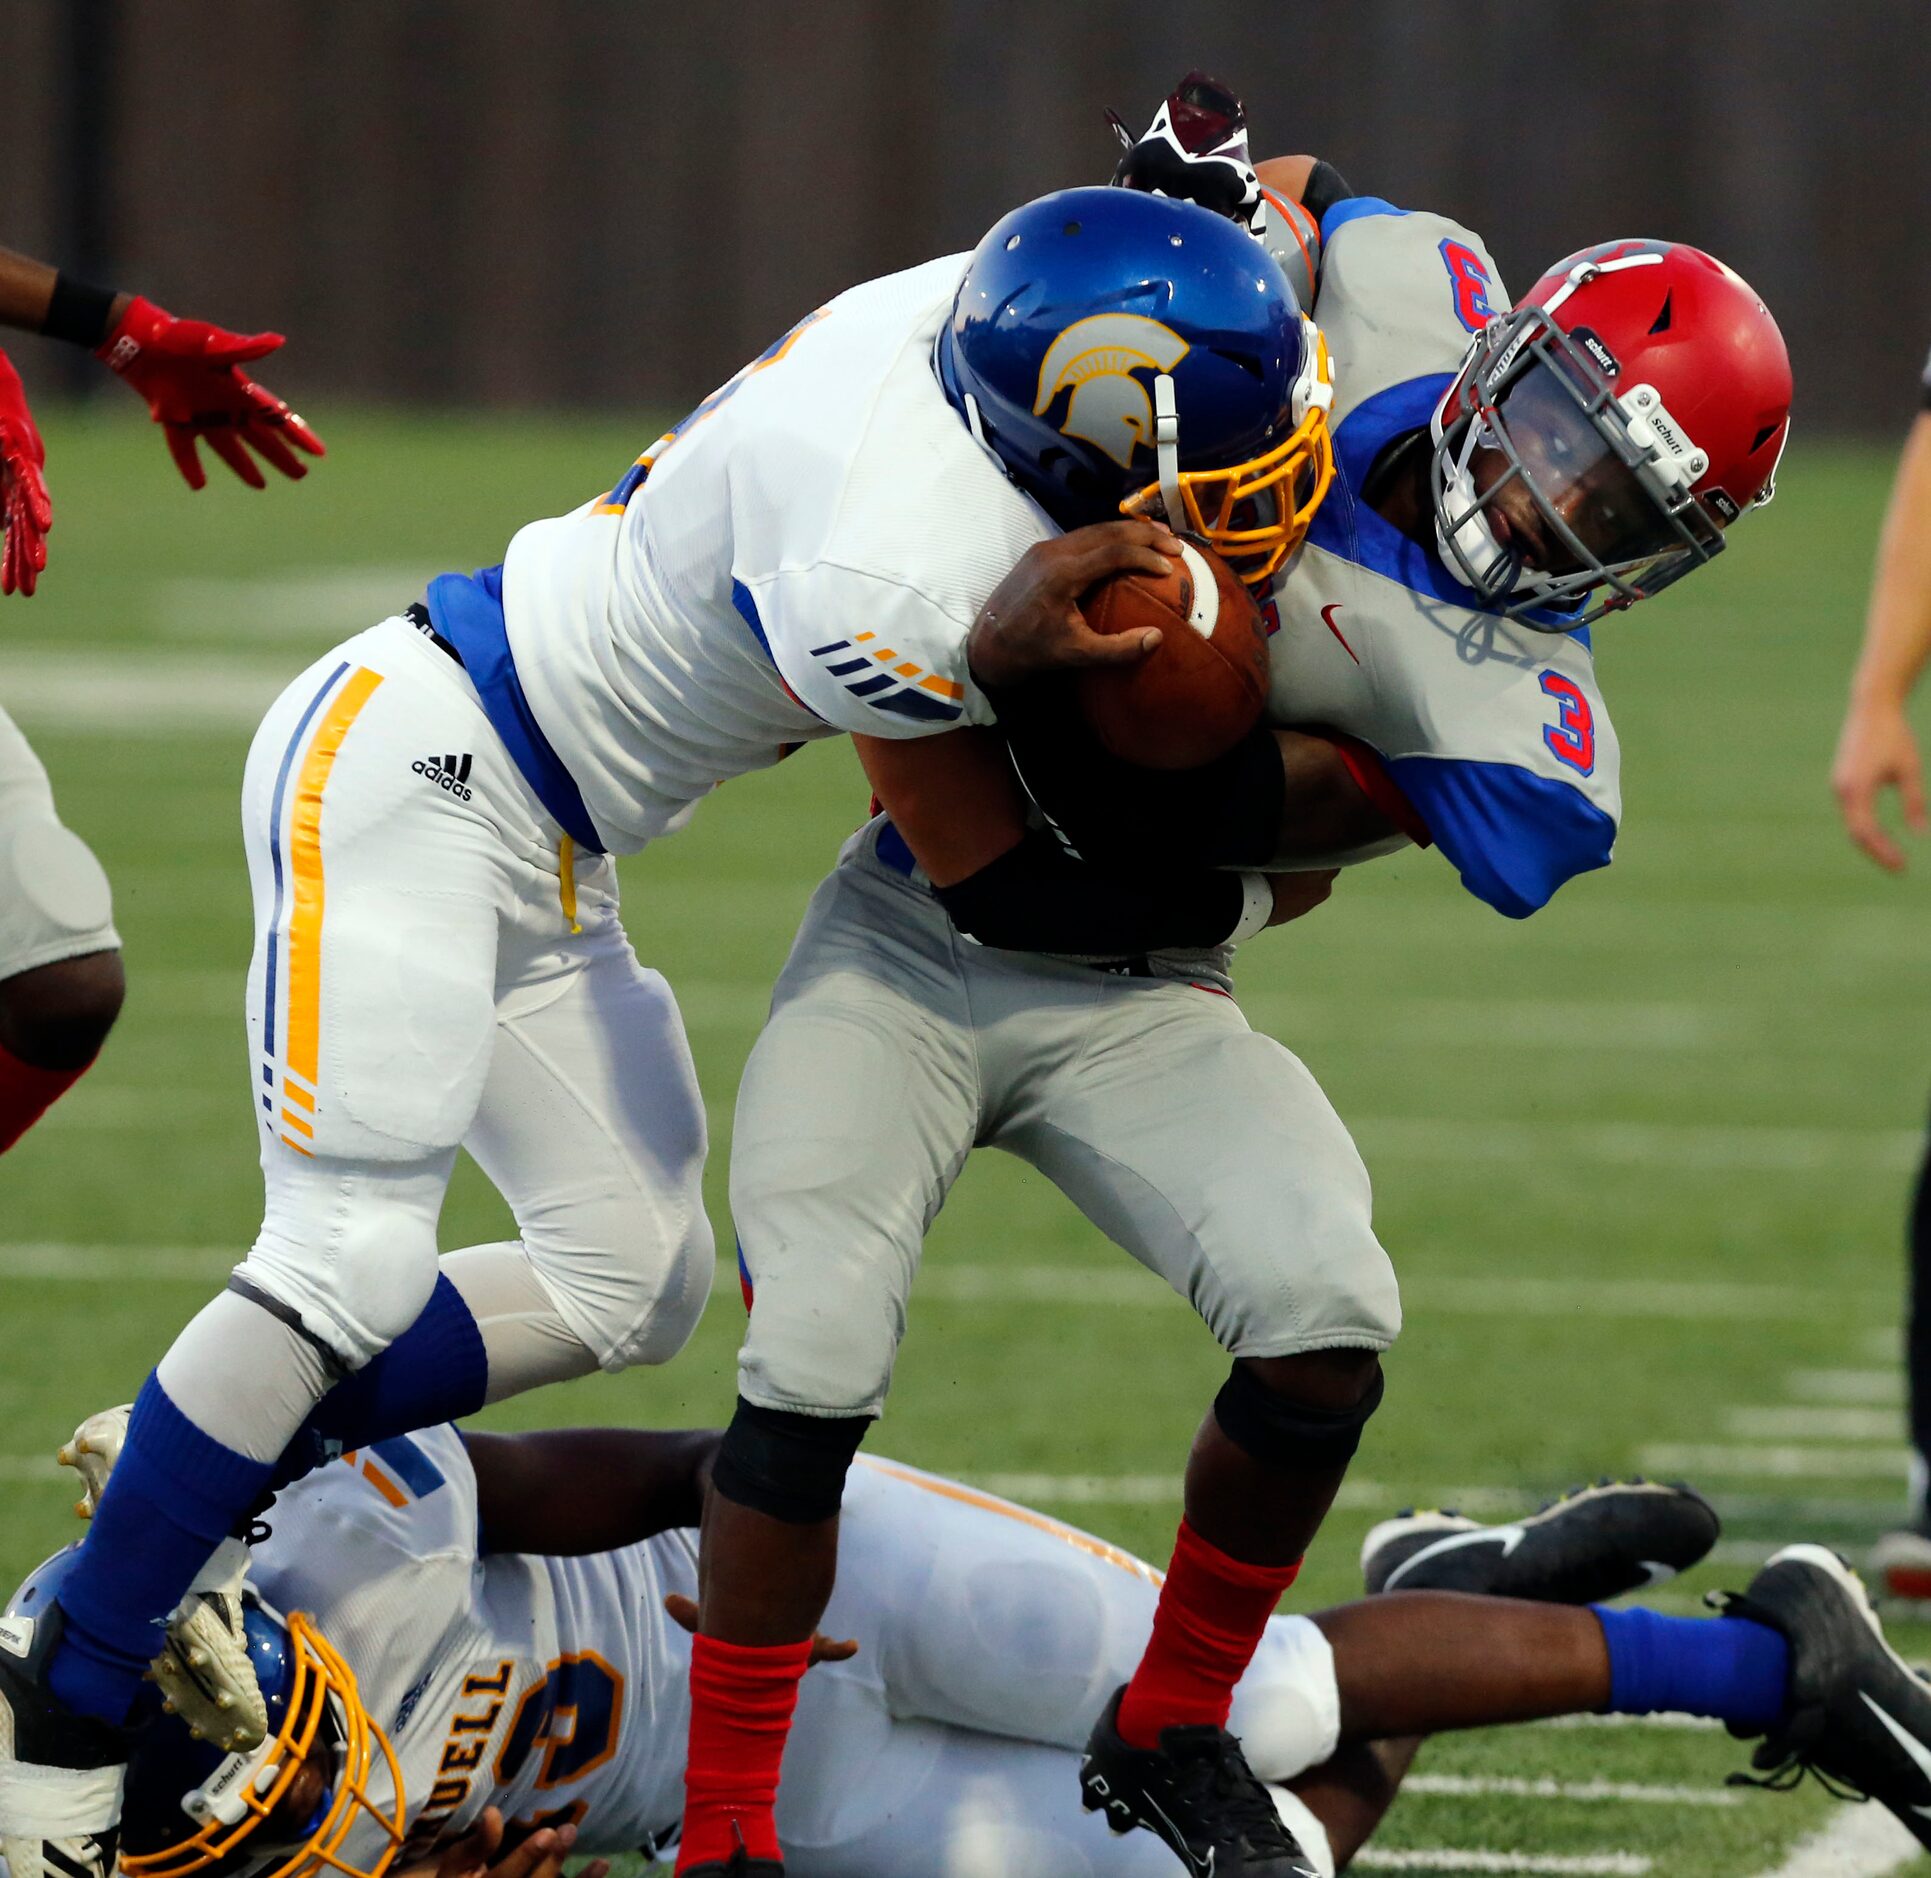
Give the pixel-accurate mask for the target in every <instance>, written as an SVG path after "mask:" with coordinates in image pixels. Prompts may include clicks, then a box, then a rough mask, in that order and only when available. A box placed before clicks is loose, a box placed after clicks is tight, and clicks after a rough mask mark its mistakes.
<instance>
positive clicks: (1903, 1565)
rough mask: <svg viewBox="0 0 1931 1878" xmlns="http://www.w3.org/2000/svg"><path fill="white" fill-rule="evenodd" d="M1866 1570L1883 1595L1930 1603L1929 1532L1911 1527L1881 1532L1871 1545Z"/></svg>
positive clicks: (1930, 1564)
mask: <svg viewBox="0 0 1931 1878" xmlns="http://www.w3.org/2000/svg"><path fill="white" fill-rule="evenodd" d="M1870 1570H1871V1576H1872V1577H1873V1578H1875V1579H1876V1580H1877V1582H1878V1585H1879V1587H1880V1588H1881V1589H1882V1591H1883V1593H1884V1595H1885V1596H1886V1597H1887V1598H1896V1599H1898V1600H1899V1601H1900V1602H1902V1603H1907V1604H1923V1603H1927V1602H1931V1534H1926V1533H1922V1532H1919V1531H1918V1530H1917V1529H1916V1528H1915V1527H1905V1528H1903V1529H1902V1530H1900V1531H1898V1532H1887V1533H1885V1534H1884V1535H1883V1536H1882V1537H1881V1538H1879V1540H1878V1542H1877V1543H1876V1544H1875V1545H1874V1546H1872V1547H1871V1558H1870Z"/></svg>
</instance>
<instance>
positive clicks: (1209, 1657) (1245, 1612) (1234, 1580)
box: [1119, 1519, 1301, 1748]
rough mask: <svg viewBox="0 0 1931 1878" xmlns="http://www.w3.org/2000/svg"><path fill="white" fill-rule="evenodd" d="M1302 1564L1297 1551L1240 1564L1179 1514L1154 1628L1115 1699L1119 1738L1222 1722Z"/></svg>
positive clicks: (1155, 1740)
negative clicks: (1283, 1560)
mask: <svg viewBox="0 0 1931 1878" xmlns="http://www.w3.org/2000/svg"><path fill="white" fill-rule="evenodd" d="M1300 1569H1301V1565H1300V1561H1299V1560H1298V1559H1297V1560H1295V1562H1294V1563H1293V1564H1292V1565H1244V1564H1242V1563H1241V1561H1240V1560H1239V1559H1237V1558H1229V1557H1228V1556H1227V1554H1226V1553H1225V1552H1222V1551H1221V1550H1220V1549H1219V1548H1218V1547H1216V1546H1211V1545H1209V1544H1208V1543H1207V1541H1206V1540H1205V1539H1203V1538H1201V1536H1200V1535H1199V1533H1197V1532H1195V1531H1194V1529H1193V1528H1192V1527H1191V1526H1189V1525H1188V1524H1187V1522H1186V1521H1185V1520H1184V1519H1183V1520H1182V1521H1181V1522H1180V1537H1179V1539H1178V1540H1176V1541H1175V1543H1174V1548H1173V1563H1172V1565H1171V1566H1169V1567H1168V1569H1167V1581H1166V1583H1165V1584H1163V1585H1162V1586H1161V1587H1160V1602H1159V1605H1158V1606H1157V1607H1156V1608H1155V1610H1154V1613H1153V1635H1152V1637H1151V1638H1150V1639H1149V1640H1148V1642H1147V1647H1146V1653H1145V1655H1143V1656H1142V1657H1141V1658H1140V1667H1139V1668H1138V1669H1136V1670H1135V1671H1134V1672H1133V1680H1132V1681H1131V1682H1129V1683H1128V1684H1127V1686H1126V1695H1125V1697H1124V1699H1123V1700H1122V1701H1121V1703H1120V1715H1119V1730H1120V1738H1121V1739H1122V1740H1124V1741H1126V1742H1127V1743H1128V1744H1129V1745H1130V1746H1133V1747H1136V1748H1152V1747H1158V1746H1159V1745H1160V1731H1161V1729H1163V1728H1179V1727H1186V1726H1189V1725H1191V1724H1194V1723H1205V1724H1206V1725H1207V1726H1208V1727H1210V1728H1224V1727H1225V1726H1226V1725H1227V1711H1228V1710H1229V1709H1230V1708H1231V1707H1232V1706H1233V1701H1234V1684H1235V1683H1237V1682H1238V1681H1239V1680H1240V1679H1241V1676H1242V1675H1243V1674H1244V1673H1245V1671H1246V1669H1247V1665H1248V1663H1249V1662H1250V1661H1252V1659H1253V1655H1254V1650H1255V1648H1256V1646H1257V1645H1258V1644H1259V1643H1260V1640H1261V1633H1262V1632H1263V1631H1264V1630H1265V1629H1266V1628H1267V1620H1268V1619H1269V1618H1270V1617H1272V1616H1273V1614H1274V1606H1275V1605H1276V1604H1278V1603H1279V1602H1280V1598H1281V1593H1282V1592H1283V1591H1285V1590H1286V1589H1287V1588H1288V1586H1289V1585H1291V1584H1292V1583H1293V1582H1294V1580H1295V1578H1296V1576H1297V1575H1298V1574H1299V1572H1300Z"/></svg>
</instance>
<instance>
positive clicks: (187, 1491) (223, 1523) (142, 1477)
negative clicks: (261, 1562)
mask: <svg viewBox="0 0 1931 1878" xmlns="http://www.w3.org/2000/svg"><path fill="white" fill-rule="evenodd" d="M270 1471H271V1470H270V1468H269V1466H268V1464H267V1463H266V1462H263V1461H251V1460H250V1459H249V1458H248V1457H247V1455H245V1454H237V1453H236V1452H235V1451H234V1449H233V1448H228V1447H224V1446H223V1445H222V1444H221V1443H220V1442H219V1441H217V1440H216V1439H215V1438H214V1437H213V1436H212V1435H209V1434H204V1433H203V1432H202V1430H201V1429H200V1428H198V1427H197V1426H196V1425H195V1424H194V1423H193V1422H191V1421H190V1420H189V1419H188V1418H187V1416H185V1415H184V1414H182V1413H181V1411H180V1410H179V1409H178V1408H176V1407H175V1405H174V1404H173V1403H172V1402H171V1401H169V1399H168V1396H167V1392H166V1391H165V1390H164V1389H163V1388H162V1387H161V1382H160V1378H159V1377H158V1376H150V1377H149V1378H148V1379H147V1381H146V1382H145V1383H144V1384H142V1386H141V1393H140V1395H139V1396H138V1397H137V1398H136V1400H135V1403H134V1413H133V1416H132V1417H131V1418H130V1420H129V1422H128V1425H127V1440H126V1441H125V1443H124V1444H123V1445H122V1448H121V1454H120V1458H119V1459H118V1460H117V1461H116V1462H115V1463H114V1477H113V1481H112V1490H111V1491H110V1492H109V1493H107V1494H106V1495H104V1496H103V1498H102V1500H101V1504H100V1508H99V1510H98V1511H97V1512H96V1513H95V1515H94V1520H93V1524H92V1525H91V1526H90V1527H89V1529H88V1533H87V1538H86V1540H85V1541H84V1542H83V1543H82V1546H81V1550H80V1557H79V1558H78V1559H76V1560H75V1561H74V1568H73V1570H72V1571H71V1572H70V1573H69V1574H68V1575H67V1578H66V1580H65V1582H64V1583H63V1584H62V1585H61V1588H60V1606H61V1609H62V1610H63V1611H64V1612H65V1613H66V1619H67V1624H66V1630H65V1633H64V1634H63V1637H62V1639H61V1645H60V1648H59V1649H58V1650H57V1651H56V1652H55V1655H54V1659H53V1661H52V1663H51V1664H50V1665H49V1667H48V1678H49V1681H50V1682H51V1684H52V1686H53V1691H54V1694H55V1695H56V1696H58V1697H59V1698H60V1700H61V1701H62V1702H64V1703H66V1704H67V1706H68V1707H69V1708H71V1709H75V1710H77V1711H78V1712H79V1713H81V1714H83V1715H92V1716H95V1717H97V1718H98V1719H99V1720H101V1721H106V1722H113V1723H115V1724H117V1725H118V1724H119V1723H120V1722H122V1721H124V1720H125V1719H126V1717H127V1712H128V1710H129V1708H130V1707H131V1706H132V1705H133V1702H134V1698H135V1696H136V1695H137V1694H138V1693H139V1692H140V1687H141V1677H142V1675H143V1673H144V1672H145V1671H146V1669H147V1666H148V1664H149V1662H150V1661H151V1660H152V1658H153V1657H154V1655H155V1653H156V1651H158V1650H159V1649H160V1647H161V1636H162V1631H163V1629H164V1628H165V1626H166V1624H167V1620H168V1613H169V1612H170V1611H172V1610H173V1609H174V1607H175V1606H176V1605H177V1604H179V1603H180V1602H181V1598H182V1594H183V1593H184V1592H186V1590H187V1588H188V1586H189V1584H190V1583H191V1582H192V1581H193V1579H194V1575H195V1573H196V1572H198V1571H199V1570H200V1569H201V1567H202V1566H203V1565H205V1564H206V1563H207V1561H208V1555H209V1554H210V1553H211V1552H213V1551H214V1549H215V1547H216V1546H218V1545H219V1544H220V1543H221V1542H222V1540H223V1539H225V1538H226V1537H227V1536H228V1534H229V1532H230V1531H232V1530H233V1528H234V1526H235V1525H236V1523H237V1521H239V1519H240V1518H241V1516H242V1515H243V1514H244V1513H246V1512H247V1510H248V1508H249V1507H250V1506H251V1505H252V1504H253V1503H254V1502H255V1501H256V1500H257V1499H258V1498H259V1497H260V1496H261V1494H262V1493H263V1491H264V1490H265V1489H266V1487H267V1485H268V1478H269V1474H270Z"/></svg>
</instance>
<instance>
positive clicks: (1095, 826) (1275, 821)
mask: <svg viewBox="0 0 1931 1878" xmlns="http://www.w3.org/2000/svg"><path fill="white" fill-rule="evenodd" d="M992 704H993V708H994V709H995V710H996V711H997V712H998V714H999V728H1000V730H1002V731H1003V732H1004V733H1005V737H1006V744H1007V747H1008V748H1009V749H1010V750H1011V752H1012V759H1013V765H1014V767H1015V768H1016V769H1017V770H1018V772H1019V779H1020V781H1021V782H1022V783H1024V784H1025V786H1026V790H1027V793H1028V794H1029V795H1031V797H1032V799H1033V800H1034V802H1035V803H1037V804H1038V806H1039V809H1040V812H1041V813H1042V814H1043V815H1045V816H1046V817H1047V818H1048V819H1049V820H1050V821H1051V822H1053V823H1054V825H1055V826H1056V827H1058V828H1059V829H1060V830H1061V831H1062V832H1063V833H1064V834H1065V836H1066V838H1067V840H1068V841H1070V842H1071V843H1072V844H1073V846H1074V848H1076V849H1077V850H1078V851H1079V853H1080V854H1081V855H1082V856H1084V857H1085V858H1086V859H1087V860H1089V861H1094V862H1098V863H1102V864H1118V865H1122V866H1139V865H1143V864H1149V863H1150V864H1151V865H1153V866H1155V867H1160V866H1172V865H1177V864H1180V863H1182V862H1184V863H1186V864H1188V865H1191V866H1197V867H1259V866H1262V865H1263V864H1264V863H1265V862H1266V861H1267V860H1268V858H1269V857H1270V856H1271V855H1272V854H1273V853H1274V851H1275V849H1276V847H1277V846H1278V845H1279V841H1280V829H1281V813H1282V810H1283V808H1284V806H1285V804H1286V800H1287V773H1286V771H1285V770H1284V769H1283V768H1282V766H1281V752H1280V746H1279V745H1278V744H1277V743H1276V742H1275V741H1274V736H1273V733H1272V732H1271V731H1270V730H1269V729H1268V728H1267V726H1266V725H1265V724H1257V725H1255V727H1254V728H1253V729H1252V730H1251V731H1249V732H1248V733H1247V735H1246V736H1245V737H1244V738H1242V740H1241V741H1240V742H1239V743H1237V744H1235V746H1234V747H1233V748H1232V749H1231V750H1229V751H1228V752H1227V754H1226V755H1225V756H1222V757H1217V758H1216V759H1215V760H1214V761H1213V762H1211V763H1204V764H1202V765H1201V766H1200V767H1199V768H1198V769H1184V770H1157V769H1143V768H1141V767H1140V765H1139V764H1137V763H1127V762H1123V761H1122V760H1121V759H1120V758H1119V757H1117V756H1115V755H1113V753H1112V752H1111V751H1110V750H1108V749H1107V748H1106V746H1105V745H1104V744H1103V743H1101V742H1100V740H1099V739H1098V738H1097V737H1096V736H1094V735H1093V733H1092V731H1091V730H1090V729H1089V728H1088V727H1087V723H1086V719H1085V717H1084V716H1083V715H1082V713H1081V711H1080V709H1079V704H1078V700H1077V699H1076V698H1074V696H1073V695H1072V691H1071V687H1070V686H1067V685H1064V684H1061V683H1058V682H1057V681H1054V680H1050V679H1046V680H1036V681H1034V682H1033V683H1032V684H1028V685H1015V686H1013V687H1011V688H1010V689H1009V690H1001V691H999V692H998V693H996V694H994V695H993V698H992Z"/></svg>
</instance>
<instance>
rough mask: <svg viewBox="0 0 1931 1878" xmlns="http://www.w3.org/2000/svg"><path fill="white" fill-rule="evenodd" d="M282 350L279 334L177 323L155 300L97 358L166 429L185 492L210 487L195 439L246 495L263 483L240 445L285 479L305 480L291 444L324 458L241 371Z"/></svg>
mask: <svg viewBox="0 0 1931 1878" xmlns="http://www.w3.org/2000/svg"><path fill="white" fill-rule="evenodd" d="M281 343H282V336H281V334H280V333H255V334H252V335H248V336H244V335H243V334H240V333H229V332H223V331H222V329H221V328H220V327H219V326H210V325H209V324H208V323H207V321H205V320H178V319H176V318H175V317H174V315H173V314H172V313H167V312H164V311H163V310H162V309H161V308H160V307H158V306H156V305H155V304H154V302H153V301H152V300H139V299H137V300H135V301H134V302H132V304H130V305H129V307H128V309H127V311H126V313H125V314H123V315H122V316H121V323H120V324H119V325H118V326H116V327H115V328H114V330H113V331H112V332H111V333H109V334H108V336H107V340H106V343H105V344H103V345H102V346H101V348H100V349H99V350H98V351H97V352H96V353H95V354H94V356H95V357H96V358H97V359H99V360H100V361H101V362H102V363H103V364H105V365H106V366H107V367H108V369H109V370H110V371H114V372H118V373H119V374H120V375H121V377H123V378H125V379H126V380H127V382H128V383H129V384H130V385H132V386H133V387H134V389H135V390H136V391H138V392H139V393H140V394H141V396H142V397H144V398H145V399H146V400H147V401H148V409H149V410H150V411H152V412H153V413H154V421H155V422H156V423H157V424H160V425H163V426H165V427H166V430H167V436H168V449H169V451H170V452H171V453H172V454H173V456H174V463H175V467H176V468H177V469H178V470H179V471H180V472H181V474H182V475H183V476H184V477H185V478H186V479H187V483H188V487H189V488H190V489H200V488H202V487H203V486H204V485H205V484H206V483H207V480H208V477H207V472H206V471H204V470H203V469H202V467H201V457H200V453H199V452H198V451H197V450H196V449H195V439H196V438H197V437H206V438H207V440H208V444H209V447H210V448H211V449H212V450H213V451H214V453H215V455H216V456H218V457H220V459H221V460H222V461H223V462H224V463H226V464H227V465H228V467H229V468H230V469H231V470H233V471H234V472H235V474H236V475H237V476H239V477H240V478H241V480H242V481H243V482H245V483H246V484H247V485H248V486H249V488H251V489H262V488H265V487H266V486H267V485H266V482H265V480H264V478H263V476H262V473H261V470H260V469H259V468H258V467H257V466H256V463H255V459H254V457H251V456H250V455H249V454H248V452H247V451H246V450H244V449H243V448H242V445H243V443H247V444H249V445H250V446H251V447H252V448H253V449H254V451H255V454H256V455H257V456H259V457H261V459H262V460H263V461H264V462H266V463H269V464H272V465H273V466H274V467H275V468H276V469H278V470H280V471H281V473H282V474H283V475H284V476H294V477H302V476H306V475H307V474H308V465H307V464H305V463H303V462H302V461H301V459H300V458H299V457H297V456H296V454H295V452H294V451H293V450H291V449H290V448H289V447H288V446H289V444H291V443H292V444H294V445H295V446H296V448H297V449H301V450H306V451H307V452H308V453H309V455H310V456H323V455H325V454H327V453H326V452H325V451H324V449H323V447H322V440H321V438H320V437H318V436H316V434H315V433H314V432H313V431H312V430H310V429H309V427H308V426H307V425H306V424H304V423H303V422H302V420H301V419H300V418H299V417H297V416H296V415H295V413H294V412H293V411H291V410H290V409H289V408H288V406H287V405H285V404H284V403H283V402H282V401H281V399H279V398H278V397H276V396H275V395H274V393H272V392H269V391H264V390H263V389H262V387H261V386H260V385H258V384H256V383H255V381H254V380H253V379H252V378H250V377H249V376H248V374H247V373H246V372H244V371H243V370H242V369H241V368H242V367H243V366H244V365H252V364H253V363H254V362H255V361H256V360H257V359H265V358H266V357H267V356H268V355H269V353H271V352H273V351H274V350H275V349H276V348H277V347H278V346H280V345H281Z"/></svg>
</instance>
